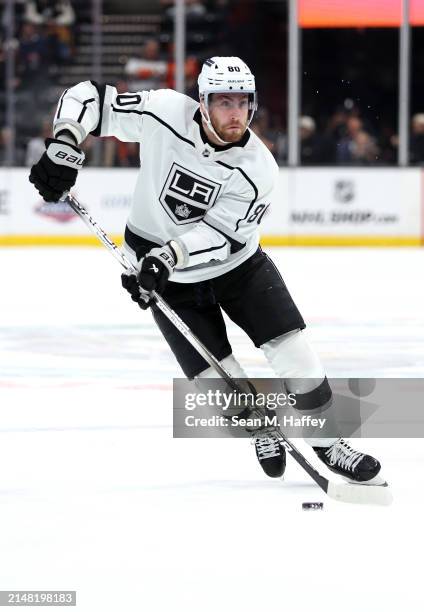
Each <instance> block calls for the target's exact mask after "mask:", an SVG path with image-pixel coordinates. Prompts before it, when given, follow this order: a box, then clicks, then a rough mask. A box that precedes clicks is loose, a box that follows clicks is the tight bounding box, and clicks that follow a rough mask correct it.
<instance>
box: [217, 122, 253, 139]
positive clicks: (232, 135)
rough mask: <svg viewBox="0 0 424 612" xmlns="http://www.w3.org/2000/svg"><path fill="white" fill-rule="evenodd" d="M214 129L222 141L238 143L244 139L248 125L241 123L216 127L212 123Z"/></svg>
mask: <svg viewBox="0 0 424 612" xmlns="http://www.w3.org/2000/svg"><path fill="white" fill-rule="evenodd" d="M212 125H213V128H214V130H215V132H216V133H217V134H218V136H219V137H220V138H221V140H224V141H225V142H238V141H239V140H241V139H242V138H243V134H244V133H245V131H246V130H247V124H246V123H244V124H243V123H241V122H240V121H237V122H233V123H227V124H226V125H215V124H214V122H212ZM230 126H236V127H237V129H231V128H230Z"/></svg>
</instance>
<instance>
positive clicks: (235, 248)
mask: <svg viewBox="0 0 424 612" xmlns="http://www.w3.org/2000/svg"><path fill="white" fill-rule="evenodd" d="M201 222H202V223H204V224H205V225H208V226H209V227H211V228H212V229H213V230H215V231H216V232H218V234H221V236H224V238H225V239H226V240H227V241H228V243H229V245H230V253H231V255H233V253H238V252H239V251H241V250H242V249H244V247H245V246H246V243H245V242H237V240H234V238H231V237H230V236H228V235H227V234H226V233H225V232H223V231H221V230H219V229H218V228H217V227H214V226H213V225H211V224H210V223H208V222H207V221H205V220H204V219H202V221H201Z"/></svg>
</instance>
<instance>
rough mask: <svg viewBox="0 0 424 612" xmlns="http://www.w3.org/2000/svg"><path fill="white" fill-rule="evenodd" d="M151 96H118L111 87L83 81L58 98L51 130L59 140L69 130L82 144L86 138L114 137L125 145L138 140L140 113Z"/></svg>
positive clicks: (142, 92)
mask: <svg viewBox="0 0 424 612" xmlns="http://www.w3.org/2000/svg"><path fill="white" fill-rule="evenodd" d="M150 95H151V92H149V91H139V92H136V93H123V94H118V92H117V90H116V88H115V87H113V86H111V85H101V86H100V85H98V84H97V83H95V82H94V81H84V82H82V83H78V85H75V86H74V87H71V88H70V89H67V90H66V91H65V92H64V93H63V94H62V96H61V98H60V100H59V103H58V106H57V110H56V114H55V118H54V122H53V126H54V128H53V130H54V134H55V136H58V135H59V134H60V132H61V131H62V130H65V129H66V130H69V131H70V132H71V133H72V134H73V135H74V137H75V138H76V140H77V143H78V144H79V143H81V142H82V141H83V140H84V139H85V138H86V137H87V136H88V134H93V135H94V136H116V138H118V139H119V140H122V141H124V142H138V141H139V140H140V138H141V129H142V121H143V112H144V110H145V107H146V105H147V104H148V101H149V98H150Z"/></svg>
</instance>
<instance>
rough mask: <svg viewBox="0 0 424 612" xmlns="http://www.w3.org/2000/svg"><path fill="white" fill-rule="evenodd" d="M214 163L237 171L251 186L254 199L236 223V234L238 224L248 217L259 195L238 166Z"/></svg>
mask: <svg viewBox="0 0 424 612" xmlns="http://www.w3.org/2000/svg"><path fill="white" fill-rule="evenodd" d="M216 163H217V164H220V165H221V166H224V168H228V169H229V170H238V171H239V172H240V173H241V174H242V175H243V176H244V178H245V179H246V181H247V182H248V183H249V185H251V186H252V187H253V191H254V192H255V197H254V198H253V200H252V201H251V202H250V204H249V208H248V209H247V213H246V214H245V215H244V217H243V218H240V219H239V220H238V221H237V224H236V229H235V231H236V232H237V230H238V228H239V223H240V222H241V221H244V220H245V219H246V218H247V217H248V215H249V213H250V211H251V210H252V206H253V205H254V203H255V202H256V200H257V199H258V195H259V192H258V188H257V187H256V185H255V183H254V182H253V181H252V179H250V178H249V177H248V176H247V174H246V172H245V171H244V170H242V169H241V168H239V167H238V166H230V165H228V164H225V163H224V162H222V161H217V162H216Z"/></svg>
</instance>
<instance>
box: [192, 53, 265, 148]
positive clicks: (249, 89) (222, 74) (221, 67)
mask: <svg viewBox="0 0 424 612" xmlns="http://www.w3.org/2000/svg"><path fill="white" fill-rule="evenodd" d="M197 82H198V85H199V98H200V101H201V102H203V105H204V109H205V110H204V111H202V117H203V119H204V120H205V121H206V124H207V126H208V128H209V129H210V130H211V132H213V134H214V135H215V136H216V137H217V138H218V140H220V141H221V142H223V143H224V144H228V143H226V142H225V141H224V140H222V139H221V138H220V137H219V136H218V134H217V133H216V132H215V130H214V128H213V126H212V122H211V120H210V116H209V96H210V95H211V94H214V93H247V94H248V95H249V115H248V121H247V125H250V122H251V121H252V119H253V115H254V114H255V111H256V109H257V108H258V97H257V93H256V85H255V77H254V76H253V74H252V72H251V70H250V68H249V67H248V65H247V64H245V62H243V60H241V59H240V58H239V57H218V56H215V57H211V58H210V59H207V60H206V61H205V62H204V64H203V66H202V70H201V72H200V74H199V78H198V81H197Z"/></svg>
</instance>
